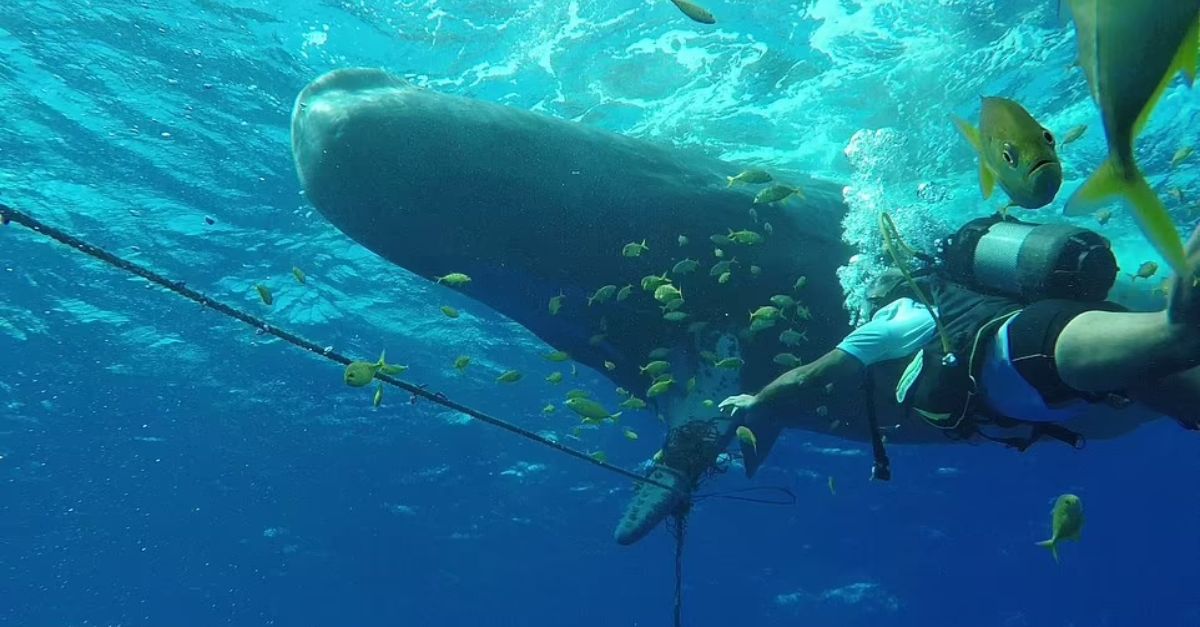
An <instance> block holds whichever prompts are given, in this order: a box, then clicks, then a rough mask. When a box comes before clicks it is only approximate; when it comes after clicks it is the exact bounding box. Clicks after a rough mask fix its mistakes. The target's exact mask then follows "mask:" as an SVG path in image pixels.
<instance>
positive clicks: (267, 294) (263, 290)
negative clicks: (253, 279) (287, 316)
mask: <svg viewBox="0 0 1200 627" xmlns="http://www.w3.org/2000/svg"><path fill="white" fill-rule="evenodd" d="M254 289H256V290H258V297H259V298H261V299H262V302H263V304H264V305H272V304H274V303H275V297H274V296H272V295H271V290H270V288H268V287H267V286H265V285H262V284H259V285H255V286H254Z"/></svg>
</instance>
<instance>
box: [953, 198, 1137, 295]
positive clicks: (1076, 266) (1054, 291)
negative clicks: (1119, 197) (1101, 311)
mask: <svg viewBox="0 0 1200 627" xmlns="http://www.w3.org/2000/svg"><path fill="white" fill-rule="evenodd" d="M935 267H936V268H937V270H938V271H939V272H940V273H942V274H944V276H946V277H947V278H948V279H950V280H951V281H954V282H956V283H958V284H960V285H963V286H964V287H967V288H969V289H971V290H974V291H976V292H980V293H984V294H997V295H1003V296H1008V297H1010V298H1014V299H1017V300H1020V301H1022V302H1026V303H1028V302H1033V301H1036V300H1042V299H1047V298H1065V299H1071V300H1079V301H1086V302H1094V301H1101V300H1104V298H1105V296H1107V295H1108V291H1109V290H1110V289H1112V286H1113V284H1114V283H1115V282H1116V278H1117V260H1116V257H1115V256H1113V253H1112V248H1111V245H1110V243H1109V241H1108V240H1107V239H1105V238H1104V237H1103V236H1101V235H1100V234H1098V233H1096V232H1095V231H1089V230H1088V229H1083V228H1079V227H1074V226H1070V225H1066V224H1031V223H1028V222H1022V221H1020V220H1017V219H1013V218H1002V217H999V216H990V217H986V218H979V219H976V220H972V221H970V222H968V223H967V224H965V225H963V227H962V228H960V229H959V230H958V231H957V232H956V233H954V235H952V236H950V237H948V238H945V239H942V240H938V242H937V256H936V262H935Z"/></svg>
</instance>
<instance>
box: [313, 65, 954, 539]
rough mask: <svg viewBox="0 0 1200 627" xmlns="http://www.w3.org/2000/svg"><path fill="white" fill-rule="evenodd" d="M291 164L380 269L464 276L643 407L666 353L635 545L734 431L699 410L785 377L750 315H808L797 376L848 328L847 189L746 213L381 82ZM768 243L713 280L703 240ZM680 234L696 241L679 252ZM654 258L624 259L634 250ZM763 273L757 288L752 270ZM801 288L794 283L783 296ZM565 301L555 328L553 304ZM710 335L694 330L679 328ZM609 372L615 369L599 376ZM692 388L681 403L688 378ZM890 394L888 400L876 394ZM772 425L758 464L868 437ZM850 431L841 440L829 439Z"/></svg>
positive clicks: (520, 120) (568, 144) (706, 173)
mask: <svg viewBox="0 0 1200 627" xmlns="http://www.w3.org/2000/svg"><path fill="white" fill-rule="evenodd" d="M292 151H293V157H294V160H295V165H296V170H297V173H298V175H299V178H300V182H301V185H302V187H303V189H304V192H305V194H306V195H307V197H308V199H309V201H310V202H311V203H312V204H313V206H314V207H315V208H316V209H317V210H318V211H319V212H320V213H321V214H322V215H323V216H324V217H325V218H326V219H327V220H328V221H329V222H330V223H332V224H333V225H334V226H335V227H337V228H338V229H340V230H341V231H342V232H344V233H345V234H346V235H347V236H349V237H350V238H352V239H354V240H356V241H357V242H359V243H360V244H362V245H363V246H365V247H366V248H368V249H370V250H372V251H373V252H375V253H376V254H378V255H379V256H381V257H383V258H385V259H387V260H389V261H391V262H393V263H396V264H398V265H400V266H402V267H404V268H406V269H408V270H409V271H411V272H413V273H416V274H418V275H421V276H424V277H426V278H429V279H434V278H435V277H437V276H441V275H445V274H448V273H451V272H462V273H466V274H468V275H470V276H471V277H472V278H473V281H472V282H471V283H470V284H469V285H467V286H465V287H464V288H462V291H463V293H464V294H466V295H467V296H469V297H471V298H474V299H475V300H477V301H479V302H482V303H483V304H485V305H487V306H489V307H491V308H492V309H494V310H496V311H497V312H499V313H501V314H503V315H505V316H507V317H508V318H510V319H512V320H514V321H516V322H518V323H519V324H521V325H523V326H525V327H526V328H528V329H529V330H530V331H532V332H533V333H534V334H536V335H537V336H538V337H540V338H541V339H542V340H544V341H545V342H546V343H547V344H549V345H551V346H553V347H554V348H555V349H558V350H563V351H566V352H568V353H569V354H570V355H571V357H572V358H573V359H574V360H575V361H578V362H580V363H582V364H585V365H588V366H590V367H592V368H594V369H596V370H597V371H598V372H604V373H605V374H606V376H608V377H609V378H610V379H611V380H612V381H613V382H614V383H615V384H617V385H621V386H623V387H625V388H627V389H629V390H631V391H633V392H634V393H635V394H636V395H638V396H642V393H641V392H642V391H643V390H645V388H646V386H647V385H648V384H649V383H650V381H649V380H648V379H647V378H646V377H645V376H643V375H642V374H640V373H639V370H638V366H639V364H643V363H645V362H646V361H648V359H647V354H648V353H649V352H650V351H652V350H653V349H655V348H657V347H670V348H672V355H671V357H670V361H671V362H672V364H673V368H674V370H673V374H674V378H675V380H676V381H677V382H678V384H677V385H675V388H674V390H673V391H672V392H671V393H669V394H668V395H666V396H663V397H659V398H657V399H651V403H652V405H656V406H657V407H655V409H657V410H658V412H659V413H660V414H662V415H663V416H665V419H666V422H667V426H668V433H667V437H666V441H665V444H664V455H663V459H662V461H660V462H658V463H656V464H655V465H654V466H653V467H652V470H651V471H650V473H649V476H650V477H651V478H652V479H654V480H656V481H657V482H659V483H660V484H664V485H666V486H668V487H669V488H670V489H664V488H663V487H657V486H654V485H647V484H640V485H639V486H637V487H636V489H635V495H634V498H633V499H632V501H631V503H630V505H629V507H628V508H627V511H626V513H625V515H624V516H623V517H622V519H621V521H620V522H619V524H618V526H617V530H616V533H615V538H616V540H617V541H618V542H620V543H623V544H628V543H632V542H634V541H636V540H637V539H639V538H641V537H643V536H644V535H645V534H646V533H648V532H649V531H650V530H652V529H653V528H654V527H655V526H656V525H657V524H658V523H659V522H660V521H661V520H663V519H664V518H665V517H667V516H669V515H671V514H672V513H675V512H677V511H679V509H680V508H681V507H683V506H684V505H685V502H686V500H687V499H686V498H684V497H681V494H686V493H687V492H688V491H689V490H692V489H694V488H695V487H696V484H697V482H698V481H699V480H700V479H701V477H702V476H703V475H704V473H705V472H706V471H707V470H708V469H709V468H710V467H711V466H712V464H713V462H714V460H715V457H716V455H717V453H719V452H720V451H721V450H723V449H724V447H725V446H726V445H728V444H729V442H730V441H731V439H732V437H733V431H734V429H736V427H737V423H736V422H735V421H734V419H732V418H730V417H727V416H723V415H722V414H721V413H720V412H719V411H718V410H717V409H716V408H715V407H706V406H705V404H704V403H703V402H702V400H703V399H711V400H717V401H719V400H721V399H722V398H724V397H725V395H728V394H734V393H739V392H743V391H748V390H756V389H758V388H759V387H761V386H762V385H764V384H766V383H767V382H768V381H770V380H771V379H772V378H774V377H775V376H777V375H778V374H780V373H782V372H783V368H781V367H779V366H778V365H776V364H774V363H773V361H772V358H773V356H774V355H775V354H777V353H779V352H783V351H787V350H791V349H788V348H783V347H781V346H780V345H779V342H778V340H777V339H776V337H777V336H778V334H779V331H781V330H782V329H785V328H788V327H787V326H777V327H775V328H774V329H771V330H768V331H766V332H764V333H761V334H759V335H758V336H757V337H752V336H749V335H747V333H746V326H747V324H748V312H749V311H750V310H751V309H752V308H754V307H757V306H759V305H764V304H767V302H768V299H769V298H770V297H771V296H772V295H775V294H788V295H791V296H793V297H795V298H797V299H798V300H801V301H803V302H804V303H806V304H807V305H808V307H809V308H810V309H811V312H812V318H811V319H808V320H803V321H794V322H796V323H797V324H798V325H799V326H798V327H797V328H802V329H803V330H804V331H806V332H807V336H808V340H809V341H808V343H807V344H804V345H802V346H801V347H800V348H799V349H798V350H794V351H793V352H796V353H798V355H799V356H800V357H801V358H803V359H804V360H805V361H808V360H811V359H813V358H815V357H817V356H819V354H820V353H821V352H823V351H824V350H826V349H828V348H829V347H831V346H833V345H834V344H835V343H836V341H837V340H838V339H840V338H841V337H842V336H843V335H844V334H845V333H846V332H847V330H848V328H849V327H848V319H847V314H846V313H845V311H844V310H843V308H842V307H841V306H840V303H841V302H842V298H843V294H842V291H841V287H840V285H839V283H838V281H837V278H836V276H835V271H836V269H837V268H838V266H839V265H841V264H843V263H845V262H846V260H847V259H848V257H849V256H850V253H851V251H850V250H848V248H847V246H846V244H845V243H843V241H842V239H841V221H842V219H843V217H844V215H845V212H846V207H845V205H844V204H843V202H842V192H841V186H839V185H836V184H833V183H829V182H824V181H818V180H812V179H803V180H787V181H785V182H786V183H789V184H792V185H797V186H799V187H801V188H802V189H803V192H804V198H803V200H801V201H796V200H791V201H789V202H786V203H776V204H771V205H767V206H759V207H757V208H756V211H757V220H756V218H755V217H753V216H752V215H751V212H750V209H751V208H753V207H754V203H753V197H754V193H755V192H756V191H757V189H758V188H755V187H747V186H736V187H727V185H726V181H727V179H726V177H729V176H734V175H736V174H737V173H738V172H740V171H741V170H742V169H743V167H742V166H739V165H736V164H731V163H727V162H724V161H720V160H717V159H713V158H709V157H706V156H703V155H699V154H692V153H688V152H685V151H680V150H675V149H670V148H667V147H662V146H658V145H655V144H653V143H650V142H646V141H641V140H636V139H632V138H628V137H623V136H620V135H617V134H614V133H610V132H606V131H603V130H599V129H595V128H590V127H587V126H584V125H581V124H578V123H573V122H569V121H565V120H559V119H556V118H552V117H549V116H545V115H539V114H535V113H531V112H527V111H521V110H518V109H514V108H510V107H505V106H502V105H498V104H494V103H488V102H481V101H477V100H472V99H468V98H464V97H459V96H454V95H446V94H440V93H437V92H434V91H430V90H426V89H421V88H417V87H414V86H412V85H410V84H409V83H407V82H406V81H404V80H403V79H401V78H399V77H396V76H394V75H392V74H389V73H387V72H385V71H382V70H377V69H364V68H351V69H343V70H337V71H334V72H330V73H328V74H325V75H323V76H321V77H319V78H317V79H316V80H314V81H313V82H312V83H311V84H309V85H308V86H307V87H306V88H305V89H304V90H303V91H302V92H301V93H300V95H299V96H298V98H297V99H296V102H295V105H294V107H293V113H292ZM768 222H769V223H770V224H771V226H772V231H773V232H772V234H770V235H766V236H765V239H764V241H763V242H762V243H760V244H758V245H754V246H738V245H726V246H723V248H724V249H725V252H726V258H727V259H729V258H736V259H737V260H738V263H737V264H736V265H734V266H733V269H732V279H731V280H730V281H728V282H726V283H719V282H718V281H717V280H716V278H714V277H713V276H710V273H709V267H710V266H711V265H712V264H713V263H714V262H716V261H717V259H715V258H714V253H713V248H714V246H713V245H712V243H711V242H710V236H712V235H720V234H726V233H728V232H729V231H730V230H740V229H750V230H754V231H755V232H758V233H764V232H765V226H764V223H768ZM680 235H684V236H686V237H687V238H688V240H689V243H688V244H687V245H686V246H680V245H679V243H678V238H679V236H680ZM643 240H645V242H646V244H647V246H648V247H649V249H648V250H646V251H645V252H643V253H642V254H641V255H640V256H636V257H625V256H623V255H622V249H623V247H624V246H625V245H626V244H629V243H635V242H636V243H640V242H642V241H643ZM685 258H691V259H694V260H697V261H699V262H700V267H699V269H698V270H697V271H696V272H694V273H692V274H688V275H686V276H675V277H672V278H673V279H674V282H675V284H676V285H677V286H679V287H680V289H681V290H682V292H683V295H684V301H685V305H684V307H683V309H682V310H683V311H685V312H686V313H687V314H688V315H689V318H688V320H687V321H686V322H683V323H680V322H671V321H668V320H665V319H664V318H663V312H662V310H661V309H660V303H658V302H656V301H655V299H654V298H653V296H652V294H650V293H646V292H643V290H642V289H641V286H640V282H641V279H642V277H644V276H647V275H650V274H655V275H661V274H663V273H664V272H665V271H667V270H669V269H670V268H672V266H673V265H674V264H675V263H676V262H678V261H680V260H682V259H685ZM752 265H753V266H757V267H758V268H759V272H758V273H757V274H755V273H752V272H751V271H750V266H752ZM800 277H805V278H806V281H807V284H806V285H805V286H804V287H803V288H802V289H800V290H794V284H795V282H796V281H797V279H799V278H800ZM606 285H613V286H616V287H622V286H625V285H632V286H633V295H632V296H631V297H629V298H628V299H626V300H623V301H621V302H616V300H615V299H613V300H610V301H608V302H605V303H595V304H592V305H589V304H588V295H589V294H591V293H593V292H595V291H596V290H598V289H599V288H601V287H603V286H606ZM560 294H561V295H563V303H564V304H563V307H562V310H561V311H560V312H559V313H558V314H557V315H552V314H551V312H550V311H549V308H548V306H547V304H548V302H549V300H550V299H551V298H552V297H554V296H557V295H560ZM692 321H703V322H707V323H708V324H707V325H706V326H705V328H704V329H703V330H701V331H698V332H694V333H689V332H688V331H687V330H686V329H687V324H688V323H690V322H692ZM700 351H713V352H715V353H717V354H718V355H719V356H720V357H740V358H741V359H743V360H744V361H745V365H744V367H742V368H741V369H740V370H723V369H718V368H714V367H713V366H712V364H711V363H706V362H705V360H703V359H701V358H700ZM605 361H611V362H612V363H614V364H616V365H617V368H616V369H615V370H612V371H611V372H606V369H604V368H603V364H604V362H605ZM691 377H696V380H697V386H696V391H695V393H693V394H685V390H684V385H683V382H684V381H686V380H688V379H689V378H691ZM889 391H890V390H882V391H881V392H880V394H881V395H886V393H887V392H889ZM849 392H851V393H846V391H839V393H837V394H834V395H833V396H832V397H830V398H828V399H826V400H824V401H821V402H825V403H826V404H828V406H829V409H830V410H832V411H833V412H834V413H832V414H830V415H843V416H851V415H856V416H861V415H862V405H863V398H862V394H860V393H858V391H857V390H850V391H849ZM779 412H780V414H781V415H780V418H779V420H778V421H777V422H776V423H774V425H775V426H774V428H771V429H766V430H764V431H762V432H758V453H759V454H758V457H757V458H756V459H754V460H747V471H748V472H749V473H750V474H752V473H753V471H754V470H755V469H756V468H757V467H758V466H759V465H760V464H761V463H762V458H764V457H765V456H766V455H767V453H769V451H770V449H771V446H772V444H773V443H774V442H775V439H776V438H777V437H778V435H779V432H780V431H781V430H782V429H783V428H785V427H799V428H803V429H807V430H810V431H816V432H825V433H833V434H835V435H838V436H841V437H846V438H850V439H854V440H864V439H866V437H867V431H865V430H864V429H859V428H848V427H847V426H844V425H845V424H846V423H848V422H850V420H849V419H846V420H843V421H836V422H833V423H832V424H831V420H830V419H829V418H817V417H816V416H815V415H814V414H813V411H812V407H811V405H809V406H799V405H797V406H796V407H794V408H787V407H783V408H780V409H779ZM839 422H840V423H841V424H842V425H843V426H841V427H839V426H838V423H839ZM888 438H889V441H892V442H897V443H904V442H940V441H945V439H944V437H943V436H942V435H941V434H940V433H938V432H937V431H936V430H934V429H932V428H930V427H927V426H924V425H922V424H915V425H908V426H906V428H905V429H902V430H896V431H894V432H891V433H889V435H888Z"/></svg>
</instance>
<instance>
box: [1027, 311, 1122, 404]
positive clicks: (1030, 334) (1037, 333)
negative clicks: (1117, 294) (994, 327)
mask: <svg viewBox="0 0 1200 627" xmlns="http://www.w3.org/2000/svg"><path fill="white" fill-rule="evenodd" d="M1087 311H1128V310H1127V309H1126V308H1125V307H1122V306H1121V305H1118V304H1116V303H1112V302H1108V301H1100V302H1090V303H1089V302H1080V301H1076V300H1062V299H1049V300H1040V301H1038V302H1036V303H1033V304H1031V305H1028V306H1026V307H1025V308H1024V309H1022V310H1021V313H1019V314H1017V315H1016V316H1015V317H1014V318H1013V319H1012V321H1011V322H1009V323H1008V347H1009V351H1010V353H1009V356H1010V360H1011V361H1012V364H1013V366H1014V367H1015V368H1016V369H1017V372H1019V373H1021V376H1022V377H1024V378H1025V380H1026V381H1028V382H1029V384H1030V385H1032V386H1033V387H1034V389H1036V390H1037V391H1038V394H1040V395H1041V396H1042V400H1043V401H1045V402H1046V405H1047V406H1054V405H1059V404H1062V403H1065V402H1067V401H1070V400H1073V399H1077V398H1083V399H1085V400H1089V401H1092V400H1096V399H1095V398H1094V396H1095V395H1092V394H1086V393H1084V392H1080V391H1079V390H1076V389H1074V388H1072V387H1070V386H1069V385H1067V384H1066V383H1064V382H1063V380H1062V378H1061V377H1059V375H1058V365H1057V364H1056V363H1055V362H1054V347H1055V345H1056V344H1057V343H1058V336H1059V335H1062V331H1063V329H1065V328H1066V327H1067V323H1069V322H1071V321H1072V320H1074V319H1075V317H1076V316H1078V315H1079V314H1081V313H1084V312H1087Z"/></svg>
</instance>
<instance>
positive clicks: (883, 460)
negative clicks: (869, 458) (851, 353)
mask: <svg viewBox="0 0 1200 627" xmlns="http://www.w3.org/2000/svg"><path fill="white" fill-rule="evenodd" d="M863 391H864V392H865V393H866V395H867V428H869V429H870V430H871V451H872V454H873V455H874V456H875V464H874V465H873V466H871V478H872V479H878V480H880V481H889V480H891V478H892V462H891V460H889V459H888V456H887V449H886V448H884V446H883V433H881V432H880V431H879V417H878V416H877V415H876V414H875V377H874V376H872V373H871V369H870V368H866V369H864V370H863Z"/></svg>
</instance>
